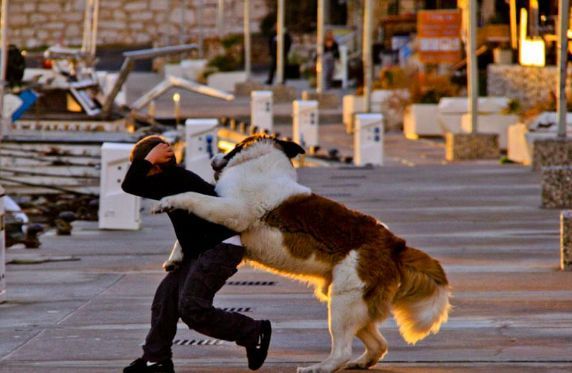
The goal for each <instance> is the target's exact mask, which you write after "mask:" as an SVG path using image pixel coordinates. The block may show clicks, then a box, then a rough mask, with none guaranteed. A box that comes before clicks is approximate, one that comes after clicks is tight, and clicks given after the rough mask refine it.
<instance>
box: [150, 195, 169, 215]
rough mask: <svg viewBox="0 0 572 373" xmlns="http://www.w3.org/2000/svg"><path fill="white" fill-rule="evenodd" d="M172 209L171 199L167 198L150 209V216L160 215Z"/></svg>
mask: <svg viewBox="0 0 572 373" xmlns="http://www.w3.org/2000/svg"><path fill="white" fill-rule="evenodd" d="M173 210H174V207H173V205H172V203H171V199H170V198H169V197H166V198H163V199H161V200H160V201H159V203H158V204H156V205H155V206H153V208H151V214H162V213H165V212H170V211H173Z"/></svg>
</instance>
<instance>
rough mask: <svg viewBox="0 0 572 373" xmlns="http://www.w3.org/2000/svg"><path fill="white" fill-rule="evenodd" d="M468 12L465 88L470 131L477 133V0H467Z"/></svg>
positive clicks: (466, 9)
mask: <svg viewBox="0 0 572 373" xmlns="http://www.w3.org/2000/svg"><path fill="white" fill-rule="evenodd" d="M465 11H466V12H469V14H468V17H467V18H466V19H467V20H468V21H469V22H468V27H469V31H468V35H467V36H468V38H467V79H468V81H467V88H468V96H469V117H470V120H471V133H477V123H478V121H477V120H478V117H479V80H478V74H479V67H478V65H477V53H476V47H477V0H469V4H468V6H467V7H465Z"/></svg>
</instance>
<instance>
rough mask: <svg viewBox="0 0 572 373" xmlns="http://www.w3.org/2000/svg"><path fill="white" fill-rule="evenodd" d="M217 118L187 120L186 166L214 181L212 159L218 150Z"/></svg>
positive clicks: (204, 177)
mask: <svg viewBox="0 0 572 373" xmlns="http://www.w3.org/2000/svg"><path fill="white" fill-rule="evenodd" d="M217 126H218V119H216V118H201V119H187V121H186V122H185V141H186V147H185V168H186V169H187V170H190V171H193V172H194V173H196V174H197V175H199V176H200V177H202V178H203V179H205V180H207V181H209V182H211V181H213V175H214V173H213V169H212V167H211V159H212V158H213V157H214V156H215V155H216V153H217V152H218V151H217V142H218V141H217Z"/></svg>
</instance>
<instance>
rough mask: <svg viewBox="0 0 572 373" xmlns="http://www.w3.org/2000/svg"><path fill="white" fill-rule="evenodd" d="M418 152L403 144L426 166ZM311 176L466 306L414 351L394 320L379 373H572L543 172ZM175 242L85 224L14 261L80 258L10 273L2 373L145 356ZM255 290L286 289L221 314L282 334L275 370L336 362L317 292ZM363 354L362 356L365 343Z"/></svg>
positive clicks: (224, 294) (230, 357)
mask: <svg viewBox="0 0 572 373" xmlns="http://www.w3.org/2000/svg"><path fill="white" fill-rule="evenodd" d="M395 141H399V140H397V139H396V140H395ZM402 141H405V140H402ZM416 144H417V145H416ZM418 144H419V143H409V142H408V144H407V145H403V146H411V147H414V148H416V149H417V151H418V152H419V154H421V155H423V154H427V153H426V152H425V151H422V150H419V149H423V146H425V145H423V143H421V145H418ZM397 148H400V149H405V148H403V147H397ZM388 149H390V147H389V146H388ZM427 149H428V150H427ZM427 149H426V151H427V152H429V153H431V151H430V150H431V148H427ZM400 151H403V150H400ZM393 154H394V155H391V157H393V156H395V154H396V153H393ZM416 159H417V158H416ZM418 159H423V157H421V156H420V157H418ZM395 164H399V162H397V163H395ZM299 173H300V178H301V181H302V182H303V183H304V184H307V185H309V186H311V187H312V188H313V189H314V191H316V192H318V193H321V194H323V195H325V196H328V197H331V198H333V199H336V200H339V201H342V202H344V203H347V204H348V205H349V206H350V207H353V208H357V209H360V210H362V211H364V212H367V213H369V214H372V215H374V216H376V217H378V218H380V219H381V220H382V221H384V222H386V223H387V224H388V225H389V226H390V227H391V228H392V229H393V230H394V231H395V232H396V233H398V234H399V235H401V236H402V237H404V238H406V239H407V240H408V242H409V243H410V244H411V245H413V246H416V247H419V248H422V249H424V250H426V251H427V252H429V253H430V254H432V255H434V256H435V257H436V258H438V259H439V260H441V261H442V263H443V264H444V266H445V269H446V271H447V273H448V275H449V278H450V280H451V283H452V285H453V289H454V296H455V297H454V299H453V304H454V307H455V308H454V310H453V313H452V314H451V318H450V321H449V322H448V323H447V324H446V325H445V326H444V327H443V328H442V330H441V332H440V333H439V334H438V335H435V336H431V337H429V338H427V339H426V340H424V341H422V342H420V343H418V344H417V345H416V346H408V345H406V344H405V342H404V341H403V340H402V339H401V338H400V336H399V334H398V332H397V329H396V327H395V324H394V322H393V320H388V321H387V322H385V323H384V324H383V326H382V328H381V330H382V332H383V333H384V335H385V336H386V338H387V339H388V341H389V345H390V349H389V354H388V355H387V357H386V359H385V360H384V361H383V362H381V363H380V364H378V366H377V368H376V371H379V372H388V373H389V372H483V373H484V372H491V371H499V372H515V373H516V372H541V371H546V372H569V371H571V370H572V342H571V341H572V314H571V313H570V309H572V288H571V285H570V284H571V283H572V273H563V272H559V271H558V269H557V267H558V262H559V252H558V247H559V232H558V227H559V212H558V211H556V210H543V209H540V208H539V205H540V188H539V180H538V177H537V175H536V174H534V173H532V172H530V171H529V170H528V169H527V168H523V167H519V166H500V165H497V164H494V163H488V164H474V163H471V164H462V165H446V166H443V165H438V164H434V165H427V164H425V165H419V166H417V167H402V166H387V167H383V168H376V169H356V168H349V167H343V168H340V169H335V168H312V169H302V170H300V172H299ZM172 240H173V234H172V230H171V228H170V227H169V223H168V220H167V218H166V217H165V216H145V217H144V228H143V229H142V230H141V231H139V232H109V231H106V232H102V231H98V230H97V229H96V225H95V224H92V223H85V222H80V223H78V224H77V225H76V229H75V231H74V235H73V236H72V237H56V236H53V235H47V236H45V237H44V238H43V242H44V245H43V247H42V249H41V250H39V251H37V252H31V251H25V250H23V249H11V250H10V251H9V259H10V258H14V257H19V256H22V255H43V256H59V255H73V256H76V257H78V258H80V260H79V261H74V262H55V263H44V264H38V265H8V275H7V279H8V291H9V299H10V301H9V302H8V303H6V304H3V305H0V359H1V360H0V372H10V373H13V372H22V373H23V372H26V373H27V372H70V373H71V372H117V371H119V369H120V368H121V367H122V366H124V365H125V364H126V363H128V362H129V361H130V360H132V359H133V358H135V357H137V356H138V355H139V354H140V350H139V344H140V343H141V341H142V339H143V338H144V336H145V333H146V330H147V327H148V319H149V306H150V302H151V297H152V294H153V292H154V290H155V287H156V286H157V284H158V282H159V281H160V280H161V278H162V277H163V273H162V272H161V270H160V265H161V263H162V261H163V260H164V259H165V257H166V255H167V253H168V250H169V246H170V243H171V241H172ZM30 253H32V254H30ZM250 280H256V281H271V282H273V285H266V286H240V285H233V286H225V287H224V288H223V290H222V291H221V293H220V295H219V296H218V297H217V299H216V303H217V304H218V305H219V306H221V307H241V308H243V310H245V312H246V313H247V314H249V315H251V316H253V317H256V318H268V319H271V320H272V321H273V322H274V330H275V333H274V336H273V340H272V345H271V352H270V356H269V358H268V363H267V364H266V367H265V369H263V370H262V372H294V371H295V367H296V366H299V365H308V364H310V363H313V362H317V361H320V360H322V359H324V358H325V357H326V356H327V354H328V352H329V344H330V342H329V335H328V332H327V324H326V308H325V306H324V305H323V304H320V303H318V302H317V301H316V300H314V299H313V297H312V295H311V290H310V289H308V288H307V287H306V286H305V285H303V284H299V283H296V282H293V281H291V280H288V279H284V278H279V277H276V276H274V275H271V274H267V273H264V272H257V271H254V270H252V269H250V268H248V267H243V268H241V270H240V271H239V273H238V274H237V275H236V276H235V277H234V278H233V281H250ZM177 340H178V343H179V344H181V345H177V346H175V347H174V354H175V363H176V366H177V367H178V372H247V371H248V370H247V369H245V367H246V361H245V357H244V351H243V349H241V348H239V347H237V346H235V345H233V344H231V343H226V342H225V343H219V342H218V341H212V340H208V339H207V338H205V337H203V336H201V335H199V334H197V333H195V332H193V331H190V330H188V329H186V328H185V326H184V325H183V324H180V330H179V333H178V335H177ZM191 341H194V342H193V343H192V344H191ZM185 344H186V345H185ZM354 347H355V348H354V353H355V354H357V353H361V349H362V347H361V345H360V344H359V342H357V341H356V342H355V345H354Z"/></svg>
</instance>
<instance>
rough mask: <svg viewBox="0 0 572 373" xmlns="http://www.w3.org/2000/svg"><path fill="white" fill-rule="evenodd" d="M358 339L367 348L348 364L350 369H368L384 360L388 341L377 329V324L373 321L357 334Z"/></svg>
mask: <svg viewBox="0 0 572 373" xmlns="http://www.w3.org/2000/svg"><path fill="white" fill-rule="evenodd" d="M357 336H358V338H359V339H360V340H361V341H362V342H363V344H364V345H365V347H366V350H365V352H364V353H363V354H362V355H361V356H360V357H358V358H357V359H355V360H352V361H350V362H349V363H348V365H347V366H346V368H348V369H367V368H370V367H372V366H374V365H375V364H377V362H378V361H379V360H380V359H382V358H383V356H384V355H385V354H386V353H387V341H386V340H385V338H383V336H382V335H381V333H380V332H379V329H378V328H377V323H376V322H374V321H371V322H370V323H369V324H367V326H366V327H364V328H362V329H361V330H360V331H358V333H357Z"/></svg>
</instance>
